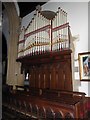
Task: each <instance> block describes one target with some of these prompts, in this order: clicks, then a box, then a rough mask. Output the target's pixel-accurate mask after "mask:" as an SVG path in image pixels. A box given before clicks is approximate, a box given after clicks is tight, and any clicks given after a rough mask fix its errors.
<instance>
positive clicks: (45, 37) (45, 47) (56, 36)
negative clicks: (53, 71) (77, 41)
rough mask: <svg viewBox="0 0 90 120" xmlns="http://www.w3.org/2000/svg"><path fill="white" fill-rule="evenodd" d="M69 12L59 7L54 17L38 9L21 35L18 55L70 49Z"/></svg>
mask: <svg viewBox="0 0 90 120" xmlns="http://www.w3.org/2000/svg"><path fill="white" fill-rule="evenodd" d="M68 29H69V23H67V13H66V12H65V11H64V10H63V9H61V8H60V7H59V8H58V10H57V12H56V13H55V14H54V16H53V18H51V19H50V18H49V17H48V16H47V15H44V13H43V11H40V10H37V9H36V11H35V14H34V16H33V18H32V19H31V21H30V23H29V24H28V26H27V28H26V29H25V28H23V29H22V31H21V33H20V35H19V45H18V57H21V56H27V55H30V56H32V55H38V54H42V53H45V52H49V51H58V50H65V49H69V46H70V45H69V37H68V36H69V35H68V33H69V32H68Z"/></svg>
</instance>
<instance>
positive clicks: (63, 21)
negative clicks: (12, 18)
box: [4, 7, 87, 120]
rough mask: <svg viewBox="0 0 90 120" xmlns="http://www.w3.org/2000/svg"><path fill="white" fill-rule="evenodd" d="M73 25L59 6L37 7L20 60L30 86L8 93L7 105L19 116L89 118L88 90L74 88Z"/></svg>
mask: <svg viewBox="0 0 90 120" xmlns="http://www.w3.org/2000/svg"><path fill="white" fill-rule="evenodd" d="M69 28H70V26H69V23H68V22H67V13H66V12H65V11H64V10H62V9H61V8H60V7H59V8H58V11H57V12H56V13H54V12H51V11H40V10H36V11H35V14H34V16H33V18H32V20H31V21H30V23H29V25H28V27H27V28H26V29H25V28H24V27H23V29H22V30H21V33H20V35H19V42H18V58H17V60H16V61H17V62H21V72H22V73H25V80H28V82H29V86H25V85H24V86H21V88H23V89H24V90H23V91H19V90H17V89H16V91H14V93H13V92H12V93H10V94H9V97H8V96H7V97H6V96H5V97H6V99H5V103H4V107H5V109H6V108H8V109H9V110H10V111H13V113H16V114H15V116H16V115H17V117H20V118H23V116H24V117H25V120H27V118H29V119H36V120H43V119H45V120H50V119H52V120H57V119H65V120H66V119H73V120H74V119H75V118H76V119H79V118H80V119H84V118H86V117H87V116H86V112H87V109H86V108H85V104H86V98H85V93H80V92H74V91H73V85H72V66H71V53H72V50H71V49H70V29H69ZM18 87H20V86H16V88H18ZM8 98H10V99H8ZM6 110H7V109H6ZM15 119H16V118H15Z"/></svg>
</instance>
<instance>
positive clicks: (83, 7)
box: [22, 2, 90, 96]
mask: <svg viewBox="0 0 90 120" xmlns="http://www.w3.org/2000/svg"><path fill="white" fill-rule="evenodd" d="M58 7H61V8H62V9H63V10H65V11H66V12H67V13H68V22H69V24H70V26H71V32H72V35H73V36H74V35H79V41H77V43H76V47H75V59H78V53H81V52H87V51H88V2H48V3H46V4H45V5H43V6H42V9H43V10H51V11H54V12H56V11H57V10H58ZM33 13H34V12H32V13H31V14H29V15H27V16H25V17H24V18H23V19H22V26H23V25H24V26H27V25H28V23H29V21H30V20H31V18H32V16H33ZM78 74H79V73H78ZM78 76H79V75H78ZM78 82H80V79H78ZM74 85H76V84H74ZM78 90H79V91H81V92H85V93H86V94H87V96H90V94H89V92H88V82H81V83H80V86H79V87H78Z"/></svg>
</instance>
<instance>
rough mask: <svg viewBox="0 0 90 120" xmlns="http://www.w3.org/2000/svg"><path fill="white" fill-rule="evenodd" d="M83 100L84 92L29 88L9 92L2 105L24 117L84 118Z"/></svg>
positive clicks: (39, 119) (84, 100)
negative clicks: (26, 90) (27, 90)
mask: <svg viewBox="0 0 90 120" xmlns="http://www.w3.org/2000/svg"><path fill="white" fill-rule="evenodd" d="M85 102H86V99H85V93H80V92H72V91H60V90H59V91H58V90H45V89H36V90H35V88H34V89H33V88H30V91H29V92H25V91H23V92H20V91H14V93H10V94H9V96H6V99H4V100H3V105H4V106H5V107H7V108H9V109H10V110H12V111H14V112H15V113H16V115H17V114H18V113H19V115H20V116H21V115H22V116H24V117H26V118H34V119H38V120H42V119H43V118H44V119H45V120H50V119H52V120H57V118H58V119H60V118H62V119H67V118H72V119H75V118H77V119H79V118H82V119H84V118H86V116H85V113H86V111H87V109H86V108H85V106H84V105H85Z"/></svg>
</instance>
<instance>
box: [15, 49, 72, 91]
mask: <svg viewBox="0 0 90 120" xmlns="http://www.w3.org/2000/svg"><path fill="white" fill-rule="evenodd" d="M17 61H18V62H21V63H22V68H24V69H27V70H29V81H30V87H34V88H45V89H46V88H48V89H59V90H72V71H71V50H64V51H57V52H50V53H45V54H42V55H38V56H37V55H36V56H32V57H31V56H26V57H23V58H21V59H17Z"/></svg>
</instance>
